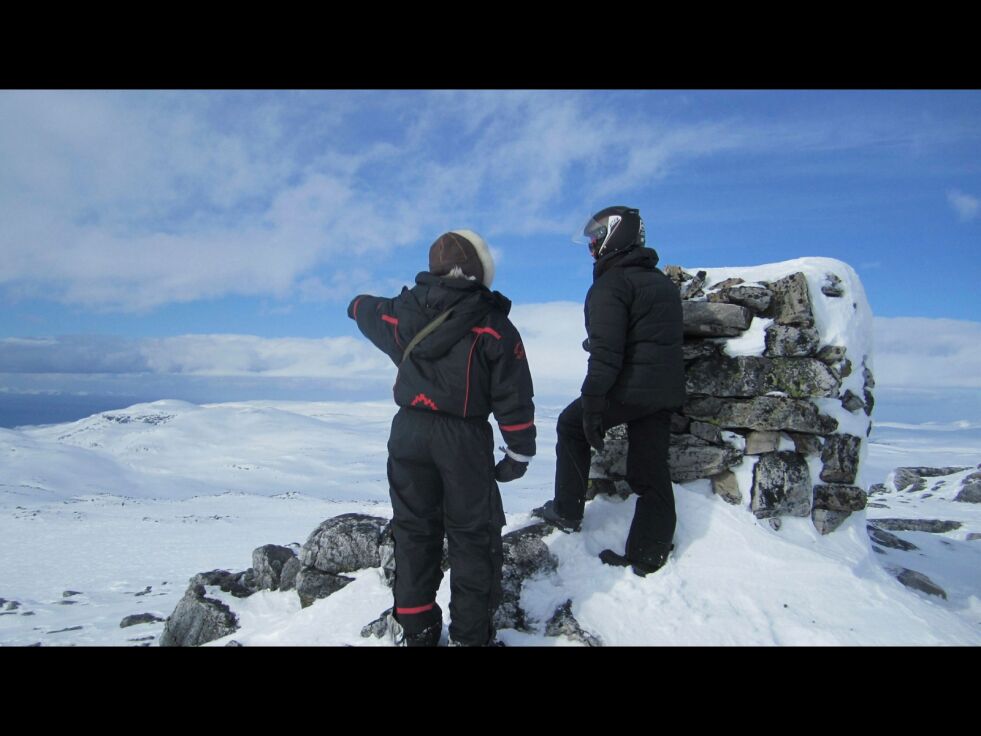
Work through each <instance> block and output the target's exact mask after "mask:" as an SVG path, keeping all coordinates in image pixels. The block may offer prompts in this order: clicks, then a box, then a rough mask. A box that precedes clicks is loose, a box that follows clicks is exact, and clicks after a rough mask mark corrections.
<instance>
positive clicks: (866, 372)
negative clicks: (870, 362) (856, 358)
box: [862, 361, 875, 389]
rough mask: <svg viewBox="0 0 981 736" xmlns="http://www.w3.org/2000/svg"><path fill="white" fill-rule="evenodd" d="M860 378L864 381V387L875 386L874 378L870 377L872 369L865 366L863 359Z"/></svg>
mask: <svg viewBox="0 0 981 736" xmlns="http://www.w3.org/2000/svg"><path fill="white" fill-rule="evenodd" d="M862 378H863V379H864V381H865V388H867V389H868V388H875V378H873V377H872V371H870V370H869V369H868V367H866V365H865V363H864V361H863V363H862Z"/></svg>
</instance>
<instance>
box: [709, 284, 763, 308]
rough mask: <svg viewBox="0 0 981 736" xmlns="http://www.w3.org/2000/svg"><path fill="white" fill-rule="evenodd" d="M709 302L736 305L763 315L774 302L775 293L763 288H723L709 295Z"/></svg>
mask: <svg viewBox="0 0 981 736" xmlns="http://www.w3.org/2000/svg"><path fill="white" fill-rule="evenodd" d="M708 300H709V302H713V303H717V304H736V305H738V306H740V307H746V308H747V309H749V310H751V311H752V312H754V313H755V314H762V313H763V312H765V311H766V310H767V308H769V306H770V302H771V301H772V300H773V292H772V291H770V290H769V289H767V288H766V287H763V286H723V287H721V288H720V289H719V290H718V291H713V292H712V293H710V294H709V295H708Z"/></svg>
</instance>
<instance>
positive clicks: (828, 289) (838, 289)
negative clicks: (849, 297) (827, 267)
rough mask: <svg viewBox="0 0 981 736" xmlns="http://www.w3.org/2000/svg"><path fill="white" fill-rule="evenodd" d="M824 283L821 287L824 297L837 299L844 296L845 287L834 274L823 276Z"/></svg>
mask: <svg viewBox="0 0 981 736" xmlns="http://www.w3.org/2000/svg"><path fill="white" fill-rule="evenodd" d="M824 279H825V280H824V283H823V284H822V285H821V293H822V294H824V295H825V296H831V297H838V296H844V294H845V285H844V284H843V283H842V281H841V279H840V278H838V276H837V275H836V274H833V273H828V274H825V277H824Z"/></svg>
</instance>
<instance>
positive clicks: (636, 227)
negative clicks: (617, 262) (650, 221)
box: [573, 206, 646, 259]
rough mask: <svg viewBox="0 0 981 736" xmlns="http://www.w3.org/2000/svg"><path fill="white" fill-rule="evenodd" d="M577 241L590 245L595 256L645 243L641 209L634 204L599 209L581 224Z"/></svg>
mask: <svg viewBox="0 0 981 736" xmlns="http://www.w3.org/2000/svg"><path fill="white" fill-rule="evenodd" d="M573 240H574V242H576V243H580V244H586V245H589V252H590V254H591V255H592V256H593V258H596V259H599V258H602V257H603V256H605V255H607V254H608V253H613V252H615V251H618V250H625V249H627V248H633V247H637V246H643V245H644V243H645V241H646V236H645V233H644V221H643V220H642V219H641V217H640V210H637V209H634V208H632V207H620V206H617V207H607V208H606V209H602V210H600V211H599V212H597V213H596V214H595V215H593V216H592V217H590V218H589V220H587V221H586V224H585V225H583V227H582V235H580V236H578V237H576V238H574V239H573Z"/></svg>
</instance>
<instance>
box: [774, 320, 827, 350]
mask: <svg viewBox="0 0 981 736" xmlns="http://www.w3.org/2000/svg"><path fill="white" fill-rule="evenodd" d="M820 343H821V336H820V335H819V334H818V331H817V330H816V329H814V328H813V327H795V326H793V325H778V324H773V325H770V326H769V327H767V328H766V349H765V350H764V351H763V355H765V356H767V357H768V358H802V357H808V356H812V355H814V354H815V353H817V351H818V347H819V346H820Z"/></svg>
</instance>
